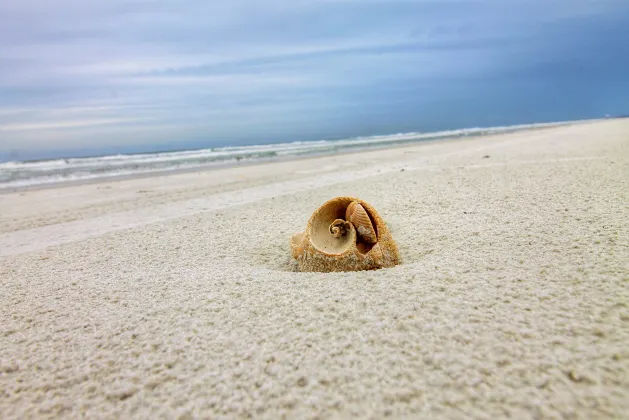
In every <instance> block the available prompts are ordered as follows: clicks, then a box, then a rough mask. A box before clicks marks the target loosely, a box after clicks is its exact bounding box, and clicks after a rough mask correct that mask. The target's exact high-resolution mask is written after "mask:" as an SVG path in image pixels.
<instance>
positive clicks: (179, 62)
mask: <svg viewBox="0 0 629 420" xmlns="http://www.w3.org/2000/svg"><path fill="white" fill-rule="evenodd" d="M628 22H629V5H628V4H627V3H626V2H625V1H621V0H606V1H605V0H604V1H596V2H594V1H586V0H558V1H554V2H547V1H542V0H532V1H515V2H504V1H498V0H441V1H437V0H417V1H410V0H409V1H403V0H365V1H355V0H324V1H322V0H320V1H315V0H311V1H304V0H294V1H289V0H269V1H265V2H259V1H255V0H236V1H232V2H222V3H221V2H207V1H203V0H177V1H175V0H161V1H159V0H110V1H103V0H100V1H96V0H95V1H91V2H86V1H79V0H56V1H45V0H5V1H3V2H0V149H2V148H5V149H20V150H31V151H33V150H35V151H36V150H41V149H51V148H55V149H73V148H78V147H82V148H90V147H93V148H96V147H99V146H100V145H106V146H109V145H114V144H115V145H120V144H128V145H137V146H141V145H142V144H153V145H154V144H157V143H160V142H170V141H174V142H177V141H181V142H182V144H183V143H186V144H189V143H190V142H193V141H194V142H199V143H200V144H201V143H202V144H203V145H207V144H212V143H226V142H231V141H247V142H254V141H256V139H260V138H262V137H264V138H267V139H268V138H269V137H271V136H275V137H276V138H277V139H286V138H293V139H294V138H295V137H298V138H312V137H314V136H325V137H334V136H338V135H346V134H348V135H352V134H369V133H366V132H365V130H373V131H376V132H382V131H384V130H389V129H392V130H393V131H399V130H400V129H402V128H403V127H408V128H411V129H413V130H416V131H420V130H426V129H430V128H435V127H438V126H439V124H443V125H448V124H449V125H451V126H453V127H454V126H458V125H460V124H464V123H466V122H467V121H470V120H471V119H472V118H473V117H474V116H476V117H474V118H479V115H478V114H475V113H474V112H470V110H469V108H468V107H466V106H464V105H462V101H463V103H470V102H471V101H475V100H481V99H482V98H481V99H479V98H477V96H478V93H479V92H486V93H484V95H483V96H485V97H487V98H494V97H495V99H492V101H496V102H497V101H498V98H499V96H500V94H502V95H503V96H502V97H503V99H504V100H515V97H514V96H513V95H514V94H515V93H517V92H525V89H524V88H523V86H525V85H527V84H529V85H530V84H531V83H533V85H532V86H533V87H534V88H535V89H533V90H532V91H538V90H539V91H542V90H543V86H546V84H551V83H553V82H554V81H558V83H559V84H560V85H561V83H560V82H561V80H562V78H561V77H560V75H558V74H555V73H553V74H550V75H544V73H543V72H544V69H555V70H557V69H560V68H562V66H564V68H565V66H566V65H567V64H565V63H571V62H575V60H577V61H579V60H581V61H579V62H582V64H583V65H584V66H587V65H589V64H588V63H591V62H594V61H597V62H606V63H608V62H609V63H614V64H615V65H616V66H615V67H617V68H619V69H625V68H626V63H625V62H623V63H620V62H614V60H619V59H616V58H610V57H614V55H613V53H612V52H609V53H608V55H605V53H604V52H603V49H602V48H601V45H614V46H615V47H616V48H622V47H621V45H619V42H618V40H616V41H614V38H620V37H622V28H623V27H626V26H625V25H626V24H628ZM601 27H606V28H611V29H609V30H608V31H607V32H604V31H601V29H600V28H601ZM610 43H612V44H610ZM584 45H587V48H586V49H585V51H584V47H583V46H584ZM595 52H596V54H598V55H596V60H594V58H593V57H594V56H593V55H591V54H595ZM601 54H602V55H601ZM590 56H591V57H592V58H591V59H590V61H588V62H587V63H586V62H585V61H584V60H585V58H583V57H590ZM579 57H581V58H579ZM557 71H558V70H557ZM527 72H528V73H527ZM536 72H537V73H536ZM598 72H599V75H600V76H601V77H602V76H604V75H607V76H608V78H609V76H610V74H611V73H610V72H611V70H605V69H599V70H598ZM523 73H527V74H529V75H530V74H538V76H536V77H538V79H536V80H534V81H531V80H528V81H524V78H525V77H526V76H525V75H523ZM540 74H541V75H544V76H543V77H542V76H541V75H540ZM507 76H508V77H509V79H507ZM545 79H548V80H547V81H544V82H543V83H542V81H543V80H545ZM563 79H565V77H564V78H563ZM537 82H539V83H537ZM574 83H575V84H582V80H578V81H577V80H575V81H574ZM505 86H506V87H507V89H508V90H510V91H511V95H510V94H509V93H508V92H504V89H505V88H504V87H505ZM481 88H482V89H481ZM565 89H568V88H567V87H566V88H565ZM488 90H491V92H489V91H488ZM529 90H530V89H529ZM599 90H600V89H599ZM530 91H531V90H530ZM501 92H503V93H501ZM584 92H585V91H584ZM522 94H523V95H524V93H522ZM527 95H528V94H527ZM525 96H526V95H525ZM523 98H524V97H523ZM597 99H600V98H597ZM600 101H601V103H602V102H605V101H603V100H602V99H600ZM612 102H613V101H612ZM612 102H609V103H612ZM492 103H493V102H492ZM431 104H433V105H432V106H431ZM435 104H436V105H435ZM487 106H489V105H487ZM477 108H480V107H478V106H477ZM502 108H504V107H502ZM448 109H451V110H452V109H459V111H457V112H459V113H458V114H457V113H455V112H452V113H451V115H450V116H449V117H450V120H449V121H450V122H447V121H446V118H445V117H443V114H444V112H446V111H447V110H448ZM411 111H412V112H411ZM472 111H473V109H472ZM551 111H552V110H549V113H548V115H549V118H553V115H556V116H559V114H553V113H552V112H551ZM492 114H493V115H496V119H495V121H498V122H504V121H511V120H513V121H514V122H517V121H516V120H515V119H514V118H516V117H517V116H514V115H511V116H508V115H506V114H504V113H503V111H501V107H496V108H495V109H493V110H492ZM533 115H534V114H531V117H532V116H533ZM535 115H537V114H535ZM575 115H576V114H575ZM481 117H482V116H481ZM500 118H502V119H501V120H500ZM509 118H511V119H509ZM156 121H159V127H160V129H159V130H156V129H154V128H153V127H155V126H157V125H156V124H157V123H156ZM437 121H443V122H442V123H439V124H438V123H437ZM488 121H490V122H491V121H494V120H488ZM3 127H4V129H3ZM396 127H400V129H398V128H396ZM53 131H54V133H52V132H53Z"/></svg>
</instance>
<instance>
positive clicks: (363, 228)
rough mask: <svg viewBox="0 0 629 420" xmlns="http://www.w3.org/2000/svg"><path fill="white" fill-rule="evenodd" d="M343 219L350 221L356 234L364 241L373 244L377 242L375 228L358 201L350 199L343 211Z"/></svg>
mask: <svg viewBox="0 0 629 420" xmlns="http://www.w3.org/2000/svg"><path fill="white" fill-rule="evenodd" d="M345 220H347V221H349V222H351V223H352V224H353V225H354V227H355V228H356V234H357V235H358V237H359V238H360V239H361V240H363V241H364V242H365V243H367V244H370V245H373V244H375V243H376V242H378V235H377V234H376V229H375V228H374V227H373V224H372V223H371V219H370V218H369V215H368V214H367V211H365V208H364V207H363V206H362V205H361V204H360V203H358V202H356V201H352V202H351V203H350V204H349V206H347V210H346V211H345Z"/></svg>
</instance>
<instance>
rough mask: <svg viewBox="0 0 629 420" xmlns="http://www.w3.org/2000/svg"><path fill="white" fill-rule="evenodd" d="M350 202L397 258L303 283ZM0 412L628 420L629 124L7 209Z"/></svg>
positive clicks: (2, 242) (93, 189)
mask: <svg viewBox="0 0 629 420" xmlns="http://www.w3.org/2000/svg"><path fill="white" fill-rule="evenodd" d="M341 195H349V196H356V197H360V198H362V199H363V200H366V201H367V202H369V203H371V204H372V205H373V206H374V207H375V208H376V209H377V210H378V211H379V212H380V214H381V216H382V217H383V218H384V219H385V221H386V222H387V225H388V226H389V228H390V230H391V233H392V235H393V237H394V239H395V240H396V241H397V244H398V246H399V249H400V253H401V257H402V264H401V265H399V266H397V267H395V268H391V269H385V270H378V271H369V272H356V273H331V274H321V273H299V272H296V271H295V270H296V268H295V267H296V265H295V263H294V261H292V260H291V257H290V252H289V238H290V236H291V234H292V233H294V232H297V231H300V230H303V229H304V227H305V226H306V222H307V220H308V218H309V217H310V215H311V213H312V212H313V211H314V210H315V209H316V208H317V207H318V206H319V205H321V204H322V203H323V202H325V201H326V200H328V199H330V198H332V197H335V196H341ZM0 279H1V284H2V293H1V294H0V321H1V322H0V325H1V327H0V328H1V329H0V348H1V349H2V351H1V352H0V417H1V418H3V419H9V418H53V417H64V418H131V417H135V418H182V419H184V418H249V417H250V418H269V419H279V418H295V419H307V418H373V419H381V418H384V417H387V416H390V417H393V418H461V419H465V418H487V419H489V418H498V417H508V416H511V417H515V418H564V419H571V418H575V419H576V418H583V419H591V418H622V417H626V415H627V413H629V119H618V120H604V121H593V122H584V123H576V124H572V125H568V126H562V127H553V128H545V129H540V130H526V131H523V132H517V133H509V134H501V135H490V136H483V137H475V138H464V139H457V140H448V141H437V142H430V143H423V144H421V143H420V144H417V145H412V146H405V147H399V148H395V149H389V150H384V151H369V152H361V153H354V154H345V155H339V156H327V157H315V158H309V159H302V160H296V161H286V162H277V163H267V164H260V165H253V166H242V167H233V168H227V169H219V170H210V171H201V172H192V173H183V174H174V175H168V176H156V177H150V178H142V179H130V180H121V181H116V182H103V183H93V184H85V185H78V186H67V187H58V188H49V189H42V190H32V191H22V192H14V193H7V194H2V195H0Z"/></svg>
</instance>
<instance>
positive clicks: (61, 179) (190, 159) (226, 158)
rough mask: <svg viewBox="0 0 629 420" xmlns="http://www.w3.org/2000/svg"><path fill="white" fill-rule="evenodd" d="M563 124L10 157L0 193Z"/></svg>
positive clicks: (0, 170)
mask: <svg viewBox="0 0 629 420" xmlns="http://www.w3.org/2000/svg"><path fill="white" fill-rule="evenodd" d="M562 124H567V123H565V122H557V123H543V124H526V125H514V126H506V127H486V128H479V127H475V128H467V129H460V130H448V131H439V132H432V133H398V134H391V135H381V136H370V137H355V138H349V139H342V140H319V141H297V142H292V143H277V144H268V145H254V146H228V147H214V148H208V149H200V150H188V151H176V152H160V153H145V154H117V155H109V156H95V157H87V158H67V159H51V160H39V161H11V162H4V163H0V191H3V190H4V191H6V190H11V189H22V188H31V187H38V186H46V185H51V184H60V183H68V182H81V181H91V180H100V179H116V178H121V177H133V176H143V175H148V174H158V173H167V172H173V171H188V170H196V169H208V168H213V167H222V166H230V165H241V164H251V163H256V162H266V161H273V160H279V159H287V158H291V157H300V156H311V155H322V154H334V153H342V152H347V151H358V150H361V149H376V148H386V147H391V146H395V145H401V144H408V143H413V142H420V141H427V140H438V139H448V138H456V137H463V136H476V135H482V134H492V133H506V132H512V131H519V130H525V129H532V128H541V127H551V126H557V125H562Z"/></svg>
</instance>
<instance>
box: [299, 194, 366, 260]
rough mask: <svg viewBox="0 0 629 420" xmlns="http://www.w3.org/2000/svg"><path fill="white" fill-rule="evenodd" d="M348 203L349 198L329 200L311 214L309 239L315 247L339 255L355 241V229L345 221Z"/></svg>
mask: <svg viewBox="0 0 629 420" xmlns="http://www.w3.org/2000/svg"><path fill="white" fill-rule="evenodd" d="M349 203H351V201H350V200H347V201H346V202H340V203H339V202H330V203H328V204H327V205H324V206H322V207H320V208H319V209H318V210H317V213H316V214H315V215H313V216H314V217H313V218H312V224H311V227H310V241H311V243H312V245H313V246H314V247H315V248H316V249H318V250H319V251H321V252H324V253H326V254H333V255H340V254H343V253H345V252H347V251H348V250H350V249H351V248H352V246H353V244H355V243H356V229H354V226H353V225H352V224H351V223H349V222H347V221H345V209H346V208H347V206H348V205H349ZM335 228H338V230H337V229H335Z"/></svg>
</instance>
